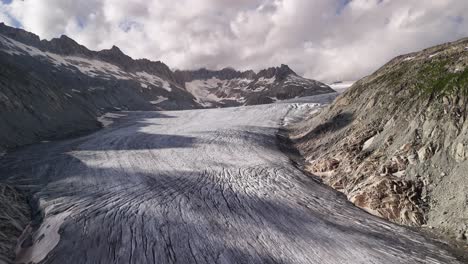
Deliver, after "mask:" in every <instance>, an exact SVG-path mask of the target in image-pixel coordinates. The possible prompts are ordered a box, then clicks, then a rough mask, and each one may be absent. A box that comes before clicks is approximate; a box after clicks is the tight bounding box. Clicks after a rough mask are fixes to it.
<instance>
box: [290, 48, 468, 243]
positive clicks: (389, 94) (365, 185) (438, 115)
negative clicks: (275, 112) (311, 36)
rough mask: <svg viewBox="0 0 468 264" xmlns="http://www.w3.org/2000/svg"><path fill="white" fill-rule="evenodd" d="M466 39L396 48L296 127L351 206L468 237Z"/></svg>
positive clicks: (296, 135) (297, 137)
mask: <svg viewBox="0 0 468 264" xmlns="http://www.w3.org/2000/svg"><path fill="white" fill-rule="evenodd" d="M467 91H468V39H462V40H460V41H457V42H453V43H447V44H444V45H439V46H435V47H432V48H429V49H426V50H423V51H420V52H415V53H411V54H407V55H402V56H399V57H397V58H395V59H393V60H391V61H390V62H389V63H388V64H386V65H384V66H383V67H382V68H380V69H379V70H377V71H376V72H375V73H373V74H372V75H370V76H368V77H365V78H363V79H361V80H360V81H358V82H357V83H355V84H354V85H353V86H352V87H351V88H349V89H348V90H347V91H346V92H344V93H343V94H342V95H340V96H339V97H338V98H337V99H336V100H335V102H334V103H333V104H332V105H330V106H329V107H327V108H326V109H324V110H323V111H322V112H321V113H319V114H317V115H314V116H311V117H310V118H309V119H308V120H306V121H305V122H303V123H301V124H298V125H296V126H295V127H293V132H292V134H291V137H292V139H293V140H294V141H295V144H296V146H297V147H298V149H299V150H300V152H301V153H302V154H303V156H304V157H305V159H306V165H305V167H306V169H307V170H308V171H309V172H311V173H313V174H315V175H317V176H319V177H320V178H321V179H322V180H323V182H324V183H326V184H328V185H330V186H332V187H333V188H335V189H337V190H339V191H341V192H343V193H344V194H346V196H347V197H348V199H349V200H350V201H352V202H353V203H354V204H355V205H357V206H359V207H361V208H363V209H365V210H367V211H368V212H370V213H372V214H375V215H378V216H380V217H383V218H386V219H388V220H391V221H393V222H396V223H400V224H404V225H410V226H426V227H430V228H435V230H437V231H440V232H442V233H445V234H449V235H450V236H452V237H454V238H455V237H456V238H458V239H459V240H460V241H465V243H468V240H467V237H468V194H467V192H466V190H468V177H467V175H466V171H467V169H468V144H467V143H468V122H467V116H468V97H467V95H468V92H467Z"/></svg>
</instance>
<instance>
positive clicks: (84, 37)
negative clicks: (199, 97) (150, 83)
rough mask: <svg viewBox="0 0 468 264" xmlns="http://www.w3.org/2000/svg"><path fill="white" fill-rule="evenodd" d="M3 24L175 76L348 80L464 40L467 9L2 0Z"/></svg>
mask: <svg viewBox="0 0 468 264" xmlns="http://www.w3.org/2000/svg"><path fill="white" fill-rule="evenodd" d="M0 1H1V2H0V21H3V22H5V23H6V24H8V25H14V26H18V27H22V28H24V29H26V30H28V31H31V32H34V33H36V34H38V35H39V36H40V37H41V38H46V39H50V38H53V37H58V36H60V35H62V34H66V35H68V36H70V37H72V38H74V39H75V40H77V41H78V42H79V43H81V44H84V45H86V46H87V47H88V48H91V49H95V50H99V49H105V48H110V47H111V46H112V45H114V44H115V45H116V46H118V47H120V48H121V49H122V50H123V51H124V52H125V53H127V54H129V55H130V56H132V57H134V58H143V57H144V58H149V59H153V60H162V61H163V62H165V63H166V64H168V65H169V66H170V67H171V68H174V69H194V68H200V67H207V68H211V69H218V68H223V67H227V66H232V67H234V68H238V69H254V70H259V69H261V68H265V67H269V66H274V65H279V64H281V63H285V64H288V65H289V66H290V67H291V68H292V69H293V70H295V71H296V72H298V73H299V74H302V75H305V76H306V77H310V78H315V79H318V80H322V81H327V82H330V81H335V80H354V79H358V78H360V77H363V76H365V75H367V74H370V73H371V72H372V71H374V70H376V69H377V68H378V67H380V66H381V65H382V64H384V63H385V62H387V61H388V60H389V59H391V58H393V57H394V56H397V55H399V54H402V53H408V52H411V51H416V50H419V49H421V48H425V47H429V46H432V45H435V44H438V43H442V42H447V41H452V40H456V39H459V38H462V37H467V36H468V1H467V0H427V1H426V0H80V1H77V0H0Z"/></svg>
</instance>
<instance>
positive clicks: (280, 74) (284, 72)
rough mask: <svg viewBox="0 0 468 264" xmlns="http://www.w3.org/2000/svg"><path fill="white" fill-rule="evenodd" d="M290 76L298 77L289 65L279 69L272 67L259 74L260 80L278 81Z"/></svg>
mask: <svg viewBox="0 0 468 264" xmlns="http://www.w3.org/2000/svg"><path fill="white" fill-rule="evenodd" d="M288 75H297V74H296V73H295V72H294V71H293V70H292V69H291V68H290V67H289V66H288V65H286V64H281V66H279V67H270V68H268V69H265V70H261V71H260V72H258V74H257V77H258V78H261V77H263V78H274V77H275V78H277V79H278V80H283V79H285V78H286V77H287V76H288Z"/></svg>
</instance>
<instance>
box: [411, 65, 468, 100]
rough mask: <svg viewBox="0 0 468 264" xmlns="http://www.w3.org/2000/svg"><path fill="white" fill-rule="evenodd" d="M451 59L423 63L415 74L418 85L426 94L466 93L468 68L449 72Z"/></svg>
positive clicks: (467, 88)
mask: <svg viewBox="0 0 468 264" xmlns="http://www.w3.org/2000/svg"><path fill="white" fill-rule="evenodd" d="M450 62H451V60H449V59H446V60H440V61H436V62H431V63H426V64H423V65H422V67H421V68H420V70H419V72H418V74H417V75H416V78H417V83H418V85H417V86H418V87H419V88H421V89H422V90H423V91H424V93H426V94H428V95H437V96H439V95H442V96H443V95H451V94H455V93H460V94H463V95H468V69H465V70H463V71H460V72H450V71H449V70H448V66H449V65H450Z"/></svg>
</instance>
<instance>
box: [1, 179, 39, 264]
mask: <svg viewBox="0 0 468 264" xmlns="http://www.w3.org/2000/svg"><path fill="white" fill-rule="evenodd" d="M30 219H31V212H30V208H29V205H28V201H27V199H26V197H25V195H24V194H23V193H21V192H19V191H18V190H17V189H15V188H13V187H11V186H8V185H5V184H0V263H12V262H13V260H14V259H15V247H16V245H17V239H18V238H19V237H20V235H21V233H22V232H23V229H24V228H25V227H26V225H27V224H28V223H29V221H30Z"/></svg>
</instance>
